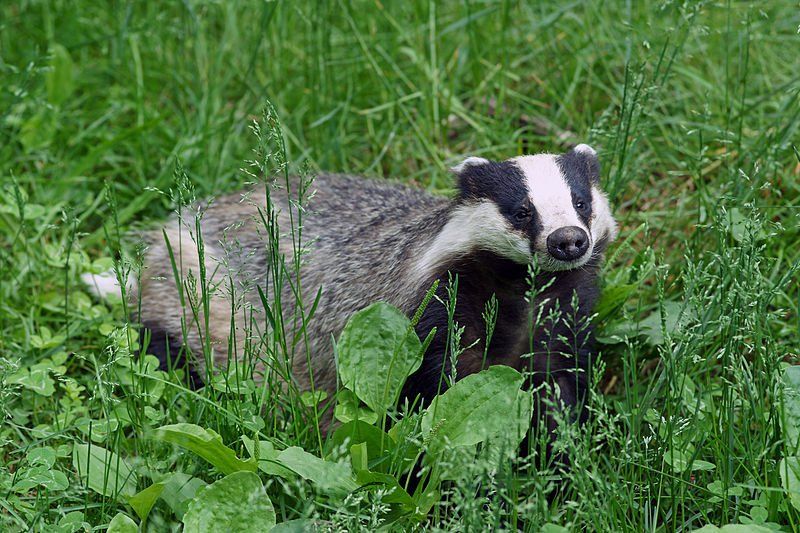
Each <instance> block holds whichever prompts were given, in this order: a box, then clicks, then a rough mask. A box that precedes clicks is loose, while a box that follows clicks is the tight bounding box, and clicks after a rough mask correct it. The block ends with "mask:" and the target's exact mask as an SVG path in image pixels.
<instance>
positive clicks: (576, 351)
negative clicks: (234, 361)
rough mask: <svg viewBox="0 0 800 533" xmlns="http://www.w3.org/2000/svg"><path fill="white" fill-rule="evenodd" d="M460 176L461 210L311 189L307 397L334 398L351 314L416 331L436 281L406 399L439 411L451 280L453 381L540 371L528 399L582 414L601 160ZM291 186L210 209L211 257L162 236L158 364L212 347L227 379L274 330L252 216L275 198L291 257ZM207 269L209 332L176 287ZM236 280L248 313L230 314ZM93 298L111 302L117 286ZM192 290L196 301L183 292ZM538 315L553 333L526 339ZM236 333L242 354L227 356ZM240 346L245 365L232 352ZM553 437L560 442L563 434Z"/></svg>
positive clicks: (265, 254) (283, 243)
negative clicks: (488, 315)
mask: <svg viewBox="0 0 800 533" xmlns="http://www.w3.org/2000/svg"><path fill="white" fill-rule="evenodd" d="M452 171H453V173H454V175H455V177H456V182H457V194H456V195H455V197H454V198H452V199H447V198H443V197H439V196H434V195H431V194H428V193H426V192H423V191H421V190H418V189H414V188H411V187H406V186H401V185H397V184H393V183H390V182H383V181H376V180H367V179H362V178H358V177H351V176H343V175H334V174H320V175H318V176H316V178H315V179H314V181H313V185H312V189H313V191H314V192H313V194H311V195H310V198H309V199H308V201H307V204H306V205H305V206H304V208H303V209H304V211H303V213H302V215H303V216H302V235H303V240H304V241H306V242H308V243H309V246H308V251H307V253H305V254H304V255H303V257H302V261H301V264H300V265H301V266H300V279H301V292H302V296H303V301H305V302H307V305H310V302H313V301H314V300H315V298H316V297H317V294H318V291H320V289H321V293H320V294H319V302H318V304H317V307H316V311H315V312H314V315H313V317H312V319H311V320H310V321H309V323H308V324H307V325H306V329H305V332H306V335H305V336H303V340H302V341H301V344H303V343H305V344H303V349H301V350H300V351H299V353H298V354H297V356H296V357H295V358H294V361H293V362H292V369H291V371H292V379H293V380H294V382H295V383H296V385H297V386H298V387H299V388H300V389H301V390H302V389H308V388H310V387H311V386H312V379H313V387H314V388H315V389H322V390H325V391H327V392H329V393H332V392H334V391H335V388H336V364H335V360H334V352H333V342H332V339H334V338H337V337H338V335H339V334H340V332H341V331H342V329H343V327H344V325H345V323H346V321H347V319H348V318H349V317H350V316H351V315H352V314H353V313H354V312H356V311H358V310H359V309H361V308H363V307H365V306H367V305H368V304H370V303H372V302H375V301H385V302H389V303H391V304H393V305H395V306H397V307H398V308H400V309H401V310H402V311H403V312H405V313H406V314H408V315H409V316H410V315H412V314H413V313H414V311H415V310H416V309H417V308H418V306H419V305H420V302H421V300H422V299H423V297H424V295H425V293H426V291H428V290H429V288H430V287H431V286H432V284H433V283H434V282H435V281H436V280H439V281H440V284H439V288H438V294H437V296H438V298H437V299H435V300H433V301H432V303H431V304H430V305H429V306H428V308H427V309H426V311H425V313H424V314H423V315H422V317H421V320H420V321H419V323H418V326H417V332H418V334H419V336H420V337H421V338H425V337H426V335H427V334H428V332H429V331H430V330H431V329H432V328H433V327H436V328H437V334H436V335H435V337H434V339H433V342H432V343H431V345H430V347H429V348H428V350H427V352H426V354H425V356H424V360H423V363H422V366H421V368H420V369H419V371H417V372H416V374H415V375H413V376H411V377H410V378H409V380H408V382H407V385H406V389H405V391H404V394H405V395H406V396H407V397H409V398H411V399H414V398H416V397H417V396H418V395H419V396H421V397H422V398H423V399H425V398H427V399H430V398H431V397H432V396H433V395H434V394H436V392H437V391H439V390H440V387H442V386H443V383H444V382H443V380H442V379H441V376H442V373H443V372H444V373H445V374H448V373H449V372H450V371H451V370H452V369H451V368H450V364H451V363H450V360H449V359H448V358H445V357H443V355H444V354H445V353H446V349H445V344H446V342H447V340H446V339H447V338H446V332H447V324H448V314H447V309H446V307H445V305H444V304H443V303H442V302H446V301H447V292H446V287H447V283H448V280H450V279H452V278H453V277H455V276H457V278H458V294H457V306H456V309H455V316H454V319H455V322H457V323H458V325H459V326H461V327H463V328H464V333H463V336H462V339H461V341H462V345H463V346H468V347H469V348H467V349H466V350H465V351H464V352H463V353H462V354H461V355H460V357H459V358H458V361H457V363H456V371H457V372H456V373H457V376H458V377H463V376H466V375H468V374H471V373H474V372H477V371H479V370H481V368H482V367H483V366H484V365H485V366H489V365H495V364H504V365H509V366H512V367H514V368H516V369H518V370H529V371H530V370H532V373H531V374H530V375H531V376H532V377H531V381H532V383H531V385H532V386H534V387H535V386H539V385H541V384H543V383H545V382H547V383H549V384H550V385H557V387H545V388H543V389H544V390H549V391H556V390H557V391H559V392H558V393H557V394H558V396H557V399H558V401H556V402H555V403H558V404H559V405H562V406H563V405H566V406H574V405H577V404H580V403H581V399H582V397H583V396H584V394H585V390H586V384H587V380H588V372H589V367H590V332H589V331H588V329H587V328H586V327H584V326H581V327H577V326H576V324H577V323H578V322H581V321H584V322H588V317H589V316H590V314H591V312H592V305H593V303H594V301H595V299H596V297H597V295H598V286H597V276H598V270H599V265H600V261H601V258H602V254H603V251H604V250H605V248H606V246H607V245H608V243H609V242H611V241H612V240H613V239H614V238H615V236H616V223H615V221H614V219H613V217H612V215H611V211H610V208H609V204H608V201H607V199H606V197H605V195H604V194H603V192H602V191H601V189H600V184H599V177H600V176H599V165H598V160H597V155H596V153H595V151H594V150H593V149H592V148H591V147H589V146H587V145H579V146H577V147H575V148H574V149H572V150H570V151H569V152H567V153H565V154H561V155H553V154H538V155H528V156H521V157H516V158H513V159H509V160H506V161H500V162H496V161H489V160H487V159H483V158H479V157H469V158H467V159H465V160H464V161H463V162H462V163H460V164H459V165H457V166H455V167H454V168H453V169H452ZM294 187H297V184H295V185H293V186H290V187H289V190H287V188H286V187H283V188H273V187H270V189H269V191H267V190H265V189H264V188H263V187H262V188H255V189H252V190H250V191H248V192H247V193H245V194H241V193H239V194H233V195H229V196H225V197H222V198H220V199H218V200H216V201H214V202H213V203H212V204H211V205H210V206H208V207H207V209H205V210H204V211H203V214H202V219H201V220H202V222H201V226H200V227H201V230H202V231H201V233H202V237H203V241H204V243H205V245H204V253H203V254H202V257H200V256H199V254H198V249H197V246H196V243H197V235H196V227H195V225H194V221H193V220H192V221H190V222H181V221H179V220H173V221H171V222H170V223H169V224H168V225H167V226H166V228H165V229H164V233H162V232H158V233H156V234H155V235H154V236H153V238H152V239H151V240H150V245H149V249H148V251H147V253H146V257H145V260H144V269H143V272H142V275H141V283H140V286H139V287H138V297H139V298H140V299H141V305H140V309H141V314H140V316H139V319H140V321H141V323H142V325H143V326H144V327H145V328H147V329H149V330H150V332H151V335H152V340H151V343H150V348H149V351H150V352H152V353H156V354H157V355H160V356H162V357H163V356H164V355H165V354H166V353H167V352H168V351H170V352H171V353H172V354H173V357H174V356H175V355H176V354H177V353H178V352H179V351H180V349H181V347H182V346H185V347H187V348H188V349H189V350H190V353H193V354H195V360H197V359H198V357H197V354H200V353H203V349H204V344H205V347H206V351H207V352H208V347H209V346H210V347H211V348H212V351H213V358H214V360H215V363H216V365H215V366H222V367H225V365H226V363H227V361H228V359H229V357H230V356H236V357H240V356H241V353H240V352H241V347H242V346H243V345H244V336H245V334H246V332H250V335H252V336H257V335H258V334H259V333H258V332H259V331H260V330H262V329H263V325H262V324H263V322H264V316H263V314H262V315H258V311H259V310H261V309H263V306H262V303H261V301H260V297H259V294H258V291H257V290H256V289H255V287H256V286H261V287H262V288H263V287H264V286H265V285H267V284H265V276H266V275H267V272H268V271H269V264H270V261H271V257H270V256H269V249H268V247H267V246H266V245H265V236H264V235H263V228H264V221H263V220H262V219H261V218H260V217H259V216H258V210H257V208H256V206H257V205H262V206H263V204H264V195H265V194H267V193H269V194H270V196H271V200H272V202H273V204H274V205H275V208H276V214H277V223H278V227H280V228H281V229H282V231H283V233H284V236H283V237H282V238H281V239H280V253H281V254H284V255H285V256H286V257H291V256H292V254H293V253H294V251H293V245H292V239H291V238H288V237H287V235H286V234H287V232H288V228H290V227H291V224H292V222H294V223H295V224H297V218H298V215H299V212H298V209H299V207H298V206H297V204H296V203H294V202H292V201H290V198H295V197H296V194H297V191H296V190H295V189H294ZM164 234H165V235H166V237H167V239H166V242H165V239H164V238H163V235H164ZM167 243H169V245H168V244H167ZM534 261H535V262H536V263H538V266H539V271H538V272H539V273H538V274H537V275H536V277H535V279H534V280H533V281H534V285H535V286H537V287H541V288H542V290H541V291H540V292H538V293H536V297H535V299H534V301H527V300H526V292H527V291H528V289H529V286H530V279H529V278H530V277H529V266H530V265H531V263H532V262H534ZM201 262H202V265H201ZM201 266H202V267H203V268H204V269H205V274H204V275H205V277H206V278H207V279H208V280H209V282H208V286H209V287H211V288H212V292H214V294H213V296H212V298H211V299H210V301H209V302H208V312H207V315H208V320H207V321H206V320H205V317H202V318H201V319H200V320H198V319H197V318H192V317H191V316H188V317H187V309H186V308H187V304H186V298H185V296H186V295H184V296H182V295H181V294H180V293H179V291H178V289H177V288H176V286H177V284H176V279H175V275H174V269H175V268H177V269H178V270H179V271H180V276H181V278H182V279H186V278H187V276H189V277H193V278H194V279H200V277H201V276H200V270H201ZM230 280H233V282H234V289H235V290H234V291H233V292H234V293H235V292H238V293H240V294H242V295H243V297H242V300H237V301H233V300H231V294H230V293H231V291H230V290H229V289H230V285H231V283H230ZM93 283H94V284H95V285H98V288H99V289H100V290H101V291H103V290H108V285H109V281H108V280H107V279H95V280H93ZM100 285H102V286H100ZM184 289H185V290H190V287H189V286H188V285H185V284H184ZM284 290H285V291H286V294H285V295H284V296H285V297H284V298H283V304H284V306H285V307H284V309H283V313H284V314H286V315H290V314H291V313H292V312H293V309H292V308H291V306H292V305H294V302H295V300H296V298H295V296H294V295H293V294H291V290H292V289H291V288H285V289H284ZM493 295H494V296H496V299H497V319H496V326H495V329H494V335H493V337H492V340H491V342H490V345H489V348H488V352H487V356H486V358H485V359H484V348H485V347H484V344H483V337H484V336H485V331H486V324H485V323H484V318H483V316H482V313H483V311H484V309H485V306H486V303H487V301H489V299H490V298H491V297H492V296H493ZM134 297H136V291H134ZM575 304H577V305H575ZM232 310H233V311H234V315H235V319H234V320H233V322H232V320H231V314H232ZM551 311H555V312H553V313H551ZM532 315H534V316H538V317H542V320H539V321H538V323H537V325H536V328H534V329H533V331H532V336H531V334H530V333H531V328H530V326H529V324H530V320H531V316H532ZM557 315H558V316H557ZM201 322H202V324H201ZM205 331H207V332H208V336H206V333H205ZM231 331H233V332H234V333H235V334H236V336H237V339H236V342H230V340H231V339H230V338H229V336H230V333H231ZM184 332H186V335H185V336H184ZM288 333H289V336H291V335H292V334H293V332H291V331H290V332H288ZM229 347H233V348H232V349H231V350H232V351H234V352H236V353H229ZM306 353H307V354H308V355H309V356H308V357H306V355H305V354H306ZM309 362H310V367H309V364H308V363H309ZM195 364H199V363H198V362H197V361H196V362H195ZM262 364H269V363H268V362H264V363H262ZM200 374H202V372H200ZM545 394H554V393H553V392H549V393H545ZM552 404H553V402H548V405H552ZM545 411H546V409H545ZM551 414H552V413H551ZM578 416H580V415H578ZM548 418H551V417H550V416H548ZM547 423H548V425H550V426H551V428H552V426H553V422H552V421H550V420H548V422H547Z"/></svg>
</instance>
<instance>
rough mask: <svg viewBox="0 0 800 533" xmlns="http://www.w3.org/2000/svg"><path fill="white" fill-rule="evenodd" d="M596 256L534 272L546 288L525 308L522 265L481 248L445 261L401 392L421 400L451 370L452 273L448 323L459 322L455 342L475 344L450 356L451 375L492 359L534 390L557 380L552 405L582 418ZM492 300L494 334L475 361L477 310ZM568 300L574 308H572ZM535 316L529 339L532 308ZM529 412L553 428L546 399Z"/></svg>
mask: <svg viewBox="0 0 800 533" xmlns="http://www.w3.org/2000/svg"><path fill="white" fill-rule="evenodd" d="M597 270H598V266H597V263H596V261H593V262H591V263H589V264H587V265H586V266H584V268H582V269H579V270H570V271H563V272H547V273H542V274H539V275H538V276H536V278H535V280H534V285H535V286H536V287H546V288H544V289H543V292H541V293H540V294H538V295H537V297H536V300H535V302H534V303H533V305H530V304H528V302H527V301H526V300H525V295H526V292H527V291H528V289H529V286H530V282H529V275H528V269H527V266H525V265H519V264H517V263H514V262H512V261H509V260H507V259H504V258H502V257H499V256H497V255H495V254H492V253H489V252H476V253H474V254H472V255H470V256H468V257H466V258H463V259H461V260H459V261H457V262H456V263H453V264H451V265H448V266H447V267H446V268H445V269H443V271H442V273H441V274H440V276H439V277H438V279H439V282H440V285H439V289H438V293H437V296H438V300H441V301H437V300H434V301H432V302H431V304H430V305H429V307H428V309H427V310H426V311H425V313H424V314H423V316H422V319H421V320H420V322H419V324H418V326H417V333H418V334H419V336H420V337H421V338H425V336H427V334H428V332H429V331H430V330H431V329H432V328H433V327H436V328H437V333H436V335H435V337H434V340H433V342H432V343H431V346H430V347H429V349H428V351H427V353H426V355H425V358H424V359H423V362H422V366H421V367H420V369H419V370H418V371H417V372H416V373H415V374H414V375H413V376H411V377H410V378H409V380H408V381H407V383H406V387H405V389H404V396H405V397H407V398H409V399H410V400H413V399H414V398H416V397H417V395H419V396H421V398H422V404H423V405H425V404H426V403H427V402H428V401H430V399H431V398H433V397H434V396H435V395H436V394H437V393H439V392H442V391H444V390H445V389H446V388H447V379H446V377H445V376H447V375H449V374H450V372H451V371H452V369H451V361H450V357H449V349H448V347H447V346H446V344H447V326H448V324H447V309H446V307H445V305H444V303H443V302H447V297H448V296H447V289H446V287H447V283H448V280H449V279H454V278H455V277H456V276H457V277H458V293H457V303H456V310H455V316H454V320H455V322H457V323H458V325H459V326H463V327H464V328H465V330H464V336H463V338H462V346H469V345H471V344H472V343H473V342H476V341H477V344H476V345H475V346H474V347H472V348H470V349H468V350H466V351H465V352H464V353H463V354H462V355H461V357H460V358H459V360H458V363H457V368H456V370H457V372H458V376H459V377H463V376H464V375H467V374H470V373H473V372H476V371H479V370H480V369H482V368H486V367H488V366H491V365H495V364H505V365H509V366H512V367H514V368H516V369H517V370H519V371H521V372H525V373H526V374H527V375H528V386H529V387H531V388H533V389H535V390H537V389H540V388H542V387H543V385H545V384H547V386H549V387H552V386H553V385H554V384H557V385H558V387H559V390H560V402H561V403H562V404H563V406H564V407H565V408H567V409H569V410H570V412H571V413H570V416H571V417H572V418H574V419H578V420H579V421H583V420H585V418H586V415H585V409H584V407H583V406H584V404H585V400H586V396H587V393H588V384H589V383H590V382H591V380H590V375H589V373H590V370H591V352H592V346H591V344H592V328H591V325H590V323H589V317H590V316H591V312H592V308H593V306H594V303H595V301H596V300H597V296H598V288H597ZM493 294H494V295H495V296H496V297H497V301H498V312H497V321H496V325H495V330H494V335H493V337H492V341H491V343H490V345H489V349H488V352H487V356H486V360H485V361H484V360H483V353H484V346H485V345H484V342H483V340H484V339H485V330H486V324H485V323H484V319H483V316H482V313H483V311H484V309H485V306H486V302H487V301H489V299H490V298H491V296H492V295H493ZM573 301H575V302H577V307H573ZM539 309H541V311H542V312H541V315H540V316H541V320H540V322H539V323H538V324H536V327H535V328H534V329H533V332H532V333H533V335H532V336H529V335H528V332H529V329H530V325H529V324H530V322H529V321H530V315H529V311H530V310H533V312H534V313H537V314H538V310H539ZM541 400H542V401H541V402H537V406H536V409H535V411H536V413H535V416H536V417H537V418H538V419H541V420H543V421H544V425H545V427H546V428H547V429H548V431H549V432H551V433H552V432H554V431H555V429H556V416H555V413H553V412H552V407H551V406H549V405H547V404H548V403H553V402H556V400H555V399H554V398H547V399H545V398H541Z"/></svg>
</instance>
